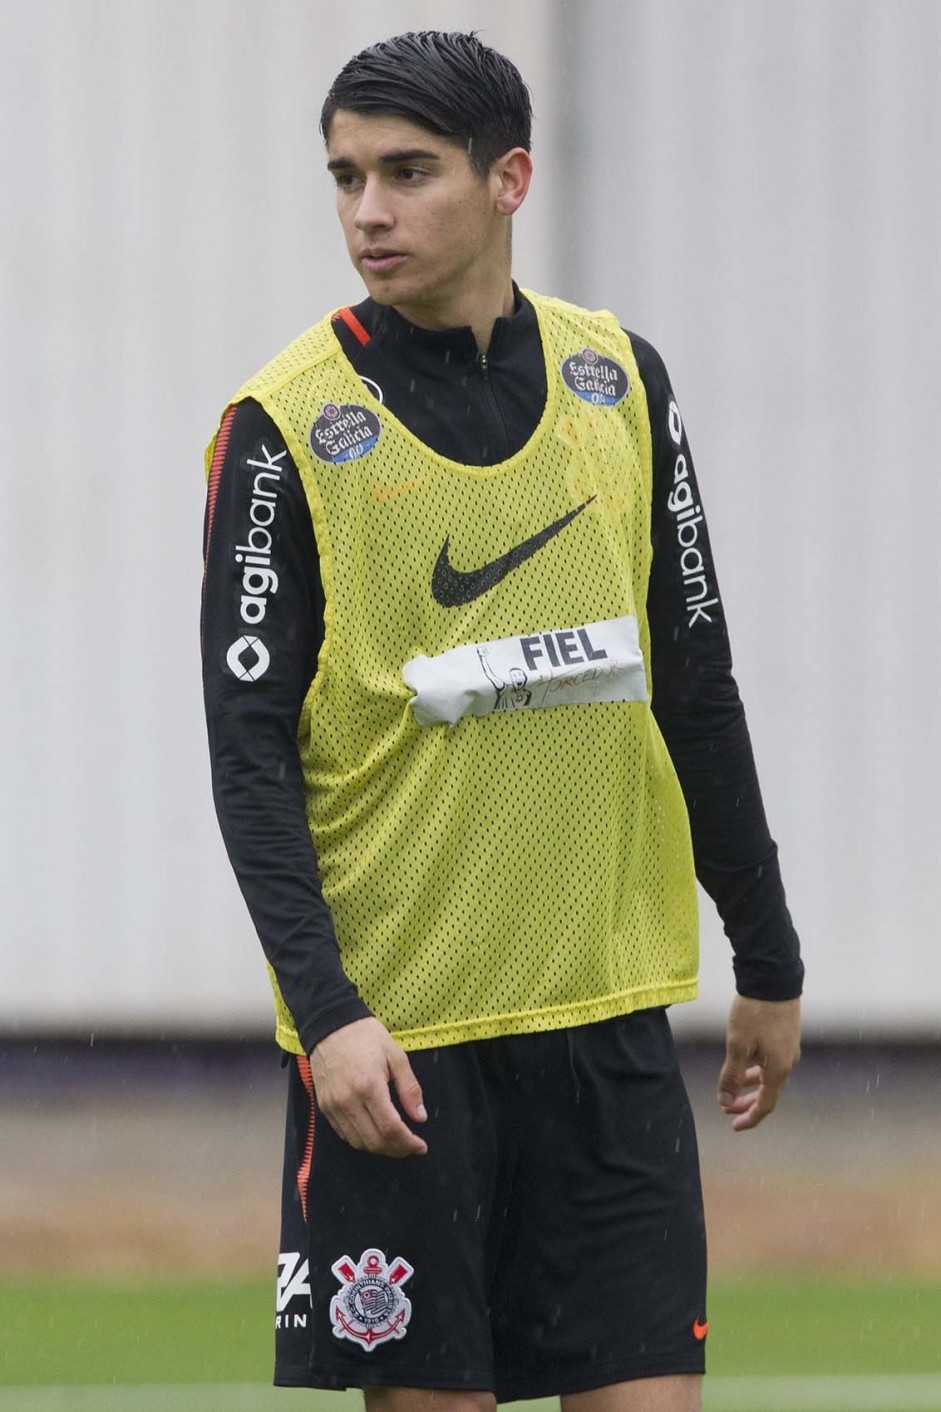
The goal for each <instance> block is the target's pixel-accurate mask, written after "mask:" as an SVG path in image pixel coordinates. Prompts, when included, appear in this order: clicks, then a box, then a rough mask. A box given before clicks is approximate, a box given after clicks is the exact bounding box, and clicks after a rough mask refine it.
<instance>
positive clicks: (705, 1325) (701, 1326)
mask: <svg viewBox="0 0 941 1412" xmlns="http://www.w3.org/2000/svg"><path fill="white" fill-rule="evenodd" d="M708 1332H709V1320H708V1319H703V1320H701V1321H700V1320H699V1319H694V1320H693V1338H698V1339H699V1342H700V1343H702V1341H703V1339H704V1338H705V1337H706V1334H707V1333H708Z"/></svg>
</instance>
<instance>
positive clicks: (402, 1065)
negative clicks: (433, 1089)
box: [389, 1049, 428, 1123]
mask: <svg viewBox="0 0 941 1412" xmlns="http://www.w3.org/2000/svg"><path fill="white" fill-rule="evenodd" d="M389 1067H390V1069H391V1070H392V1082H393V1083H394V1084H395V1091H396V1093H397V1094H398V1098H399V1102H400V1103H401V1105H402V1107H403V1108H404V1109H405V1111H406V1113H407V1114H408V1116H409V1117H410V1118H413V1119H414V1120H415V1122H417V1123H424V1122H425V1120H426V1119H427V1117H428V1113H427V1111H426V1109H425V1105H424V1102H423V1101H422V1091H421V1084H420V1083H419V1082H418V1080H417V1079H416V1077H415V1071H414V1069H413V1068H412V1066H411V1064H410V1063H409V1062H408V1055H407V1054H406V1053H405V1052H404V1050H401V1049H400V1050H399V1051H398V1053H397V1054H395V1055H394V1056H393V1058H392V1059H391V1061H390V1064H389Z"/></svg>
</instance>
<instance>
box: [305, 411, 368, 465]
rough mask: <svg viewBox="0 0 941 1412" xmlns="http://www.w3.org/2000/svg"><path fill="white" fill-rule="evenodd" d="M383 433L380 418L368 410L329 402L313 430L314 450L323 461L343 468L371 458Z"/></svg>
mask: <svg viewBox="0 0 941 1412" xmlns="http://www.w3.org/2000/svg"><path fill="white" fill-rule="evenodd" d="M381 434H382V427H381V426H380V424H379V418H378V417H377V416H376V414H375V412H370V410H369V408H368V407H359V406H357V405H356V404H355V403H351V402H344V403H343V404H342V405H338V404H337V403H336V402H325V403H324V404H323V407H322V408H321V411H320V416H319V417H318V418H317V420H316V421H315V422H314V425H313V426H312V427H311V429H310V449H311V451H313V453H314V455H315V456H316V457H317V459H318V460H319V461H326V462H327V464H328V465H331V466H339V465H341V464H342V462H344V461H356V460H358V459H359V457H360V456H366V455H368V454H369V452H370V451H371V450H372V449H373V447H374V446H375V444H376V442H377V441H378V440H379V437H380V435H381Z"/></svg>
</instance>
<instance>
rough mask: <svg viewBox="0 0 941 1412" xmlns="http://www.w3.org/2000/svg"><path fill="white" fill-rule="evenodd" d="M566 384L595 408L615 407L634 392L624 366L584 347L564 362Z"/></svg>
mask: <svg viewBox="0 0 941 1412" xmlns="http://www.w3.org/2000/svg"><path fill="white" fill-rule="evenodd" d="M560 371H561V373H562V381H563V382H564V383H565V385H566V387H567V388H569V389H570V390H571V391H572V392H574V393H575V396H576V397H580V398H581V399H582V401H583V402H590V403H591V404H592V406H593V407H613V406H614V405H615V404H616V403H618V402H621V401H622V400H623V399H624V398H625V397H626V396H627V394H628V392H630V390H631V380H630V378H629V377H628V375H627V373H626V372H625V370H624V369H623V368H622V367H621V364H620V363H616V362H615V361H614V359H613V358H609V357H608V355H607V354H606V353H599V352H597V351H596V349H594V348H583V349H582V350H581V352H580V353H570V354H569V356H568V357H567V358H563V359H562V367H561V369H560Z"/></svg>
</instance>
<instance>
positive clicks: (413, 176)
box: [398, 167, 426, 183]
mask: <svg viewBox="0 0 941 1412" xmlns="http://www.w3.org/2000/svg"><path fill="white" fill-rule="evenodd" d="M398 175H399V177H400V179H401V180H402V181H404V182H406V183H408V182H412V181H417V180H418V178H419V177H423V176H425V175H426V172H425V170H424V168H423V167H399V171H398Z"/></svg>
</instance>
